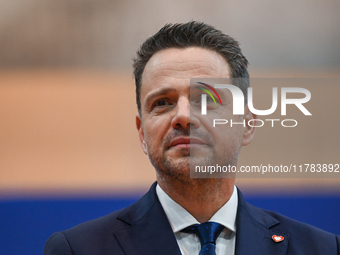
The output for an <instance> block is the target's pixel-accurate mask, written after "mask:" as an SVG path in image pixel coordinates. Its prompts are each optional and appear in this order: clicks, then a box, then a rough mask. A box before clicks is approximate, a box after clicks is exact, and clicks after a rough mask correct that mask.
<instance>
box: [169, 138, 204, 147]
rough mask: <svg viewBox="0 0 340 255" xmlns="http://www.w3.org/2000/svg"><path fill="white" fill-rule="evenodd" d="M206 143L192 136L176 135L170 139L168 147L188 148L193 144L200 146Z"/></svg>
mask: <svg viewBox="0 0 340 255" xmlns="http://www.w3.org/2000/svg"><path fill="white" fill-rule="evenodd" d="M202 145H206V143H205V142H204V141H203V140H201V139H199V138H194V137H178V138H175V139H173V140H172V141H171V143H170V146H169V148H171V147H176V148H190V147H193V146H202Z"/></svg>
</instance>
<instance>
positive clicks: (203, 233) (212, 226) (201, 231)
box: [182, 222, 224, 247]
mask: <svg viewBox="0 0 340 255" xmlns="http://www.w3.org/2000/svg"><path fill="white" fill-rule="evenodd" d="M223 229H224V227H223V226H222V225H221V224H219V223H216V222H204V223H201V224H195V225H192V226H189V227H187V228H185V229H183V230H182V232H185V233H190V234H196V235H197V236H198V238H199V239H200V242H201V246H202V247H203V245H205V244H207V243H213V244H216V239H217V237H218V236H219V235H220V233H221V232H222V231H223Z"/></svg>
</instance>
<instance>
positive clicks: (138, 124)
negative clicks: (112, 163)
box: [136, 113, 148, 154]
mask: <svg viewBox="0 0 340 255" xmlns="http://www.w3.org/2000/svg"><path fill="white" fill-rule="evenodd" d="M136 127H137V130H138V135H139V142H140V145H141V147H142V150H143V151H144V153H145V154H148V153H147V149H146V143H145V138H144V131H143V126H142V119H141V117H140V115H139V113H137V114H136Z"/></svg>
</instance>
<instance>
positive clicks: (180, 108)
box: [171, 97, 200, 129]
mask: <svg viewBox="0 0 340 255" xmlns="http://www.w3.org/2000/svg"><path fill="white" fill-rule="evenodd" d="M174 110H175V115H174V116H173V118H172V120H171V125H172V127H173V128H174V129H178V128H184V129H189V128H198V127H199V126H200V122H199V120H198V118H196V117H195V116H194V115H192V114H190V100H189V99H188V98H186V97H180V98H179V99H178V102H177V105H176V108H175V109H174Z"/></svg>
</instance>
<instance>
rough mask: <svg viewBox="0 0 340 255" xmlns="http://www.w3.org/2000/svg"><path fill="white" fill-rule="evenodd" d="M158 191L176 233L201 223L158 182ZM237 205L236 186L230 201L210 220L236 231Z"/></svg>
mask: <svg viewBox="0 0 340 255" xmlns="http://www.w3.org/2000/svg"><path fill="white" fill-rule="evenodd" d="M156 193H157V196H158V199H159V201H160V203H161V205H162V207H163V209H164V211H165V214H166V216H167V217H168V220H169V222H170V225H171V228H172V230H173V232H174V233H177V232H179V231H181V230H182V229H184V228H186V227H189V226H191V225H193V224H199V222H198V221H197V220H196V219H195V218H194V217H193V216H192V215H191V214H190V213H189V212H188V211H187V210H185V209H184V208H183V207H182V206H180V205H179V204H178V203H176V202H175V201H174V200H172V198H171V197H169V196H168V194H166V193H165V192H164V190H163V189H162V188H161V187H160V186H159V185H158V184H157V186H156ZM237 205H238V197H237V189H236V187H235V186H234V190H233V194H232V195H231V197H230V199H229V201H228V202H227V203H225V204H224V205H223V206H222V207H221V208H220V209H219V210H218V211H217V212H216V213H215V214H214V215H213V217H212V218H211V219H210V220H209V221H213V222H217V223H220V224H222V225H223V226H224V227H226V228H228V229H229V230H231V231H233V232H236V212H237Z"/></svg>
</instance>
